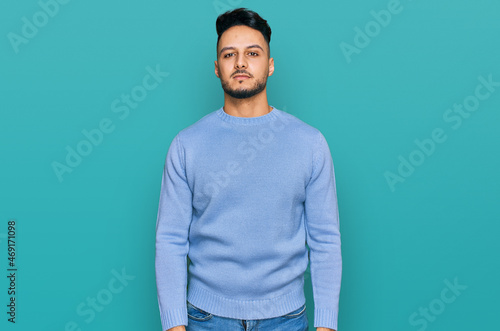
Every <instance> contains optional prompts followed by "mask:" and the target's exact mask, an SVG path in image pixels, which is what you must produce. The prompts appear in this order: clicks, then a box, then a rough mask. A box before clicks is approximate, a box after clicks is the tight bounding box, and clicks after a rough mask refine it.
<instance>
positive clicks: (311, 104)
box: [0, 0, 500, 331]
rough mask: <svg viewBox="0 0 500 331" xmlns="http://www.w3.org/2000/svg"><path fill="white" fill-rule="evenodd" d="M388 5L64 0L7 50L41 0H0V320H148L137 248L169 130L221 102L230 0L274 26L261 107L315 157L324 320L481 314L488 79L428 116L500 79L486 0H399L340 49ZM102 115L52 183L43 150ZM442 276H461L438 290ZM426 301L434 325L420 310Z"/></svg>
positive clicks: (150, 287) (481, 319)
mask: <svg viewBox="0 0 500 331" xmlns="http://www.w3.org/2000/svg"><path fill="white" fill-rule="evenodd" d="M42 2H43V3H45V2H46V0H45V1H44V0H42ZM390 2H391V1H387V0H383V1H380V0H377V1H367V0H358V1H311V2H305V1H272V2H270V1H262V0H259V1H250V0H221V1H215V2H214V1H154V0H149V1H148V0H146V1H143V2H141V3H139V2H125V3H124V2H123V1H116V0H111V1H106V2H101V1H95V0H90V1H69V2H68V3H67V4H64V5H60V7H59V11H58V12H57V13H56V14H55V15H54V16H53V17H50V18H49V19H48V21H47V22H46V24H45V25H44V26H42V27H40V28H38V32H37V33H36V35H34V36H33V37H32V38H28V39H27V40H28V42H27V43H24V44H20V45H19V47H18V52H16V51H15V48H14V47H13V46H12V43H11V42H10V40H9V37H8V35H9V33H11V32H12V33H16V34H18V35H21V34H22V32H21V30H22V27H23V24H24V22H23V20H22V18H23V17H26V18H28V20H30V21H32V19H33V15H35V14H36V13H37V12H39V11H40V10H41V9H40V5H39V4H38V2H37V1H34V0H31V1H22V2H12V1H10V2H6V1H4V2H2V3H1V4H0V36H1V38H0V54H1V61H0V152H1V164H0V167H1V171H0V183H1V184H0V199H1V200H0V201H1V204H0V205H1V207H0V215H1V223H0V240H1V243H0V247H1V249H0V260H1V261H2V263H1V265H2V275H4V274H5V275H6V274H7V272H6V268H7V252H6V251H7V249H6V248H7V242H6V237H5V234H6V232H7V222H8V220H10V219H15V220H16V221H17V238H16V242H17V244H16V245H17V246H16V247H17V260H16V262H17V267H18V268H19V270H18V276H17V280H16V281H17V287H18V292H17V297H16V299H17V316H16V317H17V318H16V324H15V325H12V324H11V323H8V322H7V315H6V313H5V311H6V304H7V302H8V301H7V300H8V296H7V293H6V292H7V291H6V290H7V287H8V283H7V278H6V277H5V276H2V277H1V279H2V280H1V281H0V293H1V295H0V306H1V307H4V308H2V311H1V314H0V316H2V318H1V321H0V327H1V329H2V330H11V329H16V330H32V329H34V328H36V329H37V330H51V331H57V330H61V331H63V330H65V327H66V325H67V324H68V323H70V322H75V323H76V324H78V326H79V327H80V328H81V330H84V331H87V330H161V325H160V318H159V312H158V303H157V297H156V284H155V275H154V253H155V251H154V249H155V247H154V243H155V223H156V215H157V208H158V200H159V191H160V180H161V175H162V170H163V165H164V161H165V156H166V153H167V150H168V147H169V145H170V142H171V141H172V139H173V137H174V136H175V135H176V134H177V133H178V132H179V131H180V130H181V129H183V128H185V127H186V126H188V125H190V124H192V123H194V122H195V121H197V120H198V119H200V118H201V117H202V116H204V115H206V114H208V113H209V112H212V111H214V110H216V109H218V108H220V107H221V106H223V92H222V89H221V87H220V81H219V79H218V78H217V77H216V76H215V74H214V60H215V43H216V39H217V35H216V32H215V20H216V18H217V15H218V14H219V13H220V11H221V10H227V9H231V8H235V7H240V6H242V7H247V8H250V9H252V10H255V11H257V12H258V13H259V14H260V15H261V16H262V17H264V18H265V19H267V20H268V22H269V24H270V25H271V28H272V38H271V56H272V57H274V60H275V72H274V75H273V76H272V77H270V78H269V80H268V100H269V103H270V104H271V105H273V106H275V107H276V108H278V109H281V110H285V111H287V112H289V113H291V114H293V115H295V116H297V117H298V118H300V119H301V120H303V121H305V122H306V123H308V124H310V125H312V126H314V127H316V128H318V129H319V130H320V131H321V132H322V133H323V134H324V135H325V137H326V139H327V141H328V143H329V146H330V149H331V152H332V157H333V161H334V164H335V171H336V179H337V191H338V202H339V210H340V223H341V233H342V254H343V278H342V289H341V296H340V313H339V330H340V331H364V330H398V331H406V330H457V331H458V330H470V329H476V330H477V329H479V330H495V329H497V328H498V308H499V305H498V298H499V295H500V290H499V288H500V287H499V286H498V279H500V265H499V262H498V252H499V249H500V244H499V241H498V238H497V237H498V234H499V230H500V226H499V222H500V215H499V208H498V201H499V198H500V185H499V183H500V174H499V172H498V168H499V166H500V157H499V142H500V139H499V138H500V134H499V131H498V121H499V120H500V88H499V87H496V90H495V91H494V92H492V93H491V94H490V97H489V98H488V99H486V100H483V101H481V102H480V105H479V108H478V109H477V110H476V111H474V112H471V113H470V116H469V117H468V118H466V119H463V122H462V125H461V126H460V127H459V128H457V129H454V128H453V127H452V123H449V122H446V121H445V120H444V119H443V114H444V113H445V111H446V110H447V109H449V108H451V107H453V104H455V103H462V102H463V100H464V99H465V98H466V97H467V96H469V95H473V94H474V91H475V88H476V86H477V85H478V84H479V81H478V79H477V78H478V77H479V76H483V77H488V75H492V79H493V80H494V81H496V82H499V81H500V68H499V62H498V59H499V58H500V44H499V43H498V40H497V39H498V35H499V33H500V20H498V17H499V14H500V2H498V1H493V0H479V1H464V0H457V1H430V0H413V1H410V0H402V1H401V2H400V7H401V8H402V10H401V11H400V12H399V13H398V14H393V15H392V19H391V21H390V22H389V24H387V26H385V27H382V28H381V30H380V32H379V33H378V34H377V35H376V36H374V37H373V38H371V41H370V43H369V44H368V45H367V46H366V47H364V48H362V49H360V51H359V53H354V54H352V56H351V57H350V62H348V61H347V58H346V57H345V56H344V54H343V52H342V50H341V47H340V45H341V43H342V42H345V43H348V44H351V45H354V38H355V34H356V32H355V30H354V28H355V27H359V28H361V29H363V28H364V27H365V25H366V24H367V23H368V22H370V21H373V20H374V19H373V17H372V16H371V14H370V11H371V10H375V11H380V10H382V9H387V7H388V4H389V3H390ZM157 65H158V66H159V67H160V68H161V70H162V71H163V72H168V73H169V75H168V77H165V78H164V79H163V81H162V82H161V83H159V85H158V87H156V88H155V89H153V90H151V91H148V94H147V97H146V98H145V99H144V100H143V101H141V102H140V103H139V104H138V106H137V107H136V108H135V109H130V113H129V115H128V116H127V117H125V118H123V119H121V118H120V116H119V115H120V114H121V113H116V112H113V111H112V106H111V105H112V103H113V101H114V100H115V99H117V98H120V96H121V95H122V93H130V92H131V90H132V89H133V88H134V87H136V86H137V85H140V84H141V83H142V80H143V78H144V76H145V75H146V74H147V71H146V67H147V66H150V67H151V68H155V67H156V66H157ZM104 118H108V119H110V120H111V121H112V123H113V125H114V130H113V131H112V132H111V133H108V134H104V136H103V140H102V142H101V143H100V144H98V145H96V146H94V147H93V149H92V151H91V152H90V153H89V154H88V155H87V156H85V157H83V158H82V160H81V162H80V164H79V165H78V166H76V167H74V168H73V171H72V172H71V173H64V174H63V176H62V180H61V181H60V180H59V179H58V177H57V176H56V174H55V172H54V170H53V167H52V163H53V162H60V163H64V162H65V157H66V154H67V150H66V146H70V147H71V148H76V146H77V144H78V143H79V142H81V141H82V140H84V139H85V137H84V136H83V134H82V132H81V131H82V130H84V129H85V130H92V129H95V128H97V127H98V125H99V122H100V121H101V120H102V119H104ZM436 128H441V129H442V130H443V131H444V133H445V134H446V137H447V139H446V141H444V142H443V143H437V144H436V146H435V150H434V151H433V153H431V155H429V156H427V157H426V158H425V161H424V162H423V163H422V164H421V165H419V166H417V167H415V169H414V171H413V172H412V173H411V175H409V176H407V177H405V178H404V181H403V182H398V183H396V184H395V185H394V186H393V188H394V190H391V188H390V185H389V184H388V182H387V180H386V177H385V175H384V174H385V173H386V172H387V171H390V172H392V173H394V174H398V165H399V163H400V161H399V160H398V157H399V156H400V155H401V156H402V157H404V158H406V159H408V157H409V155H410V153H411V152H412V151H414V150H416V149H417V147H416V145H415V143H414V140H415V139H419V140H424V139H427V138H430V137H431V132H432V131H433V130H434V129H436ZM123 268H125V272H126V274H128V275H130V277H135V278H134V279H133V280H129V281H128V284H127V285H126V286H124V287H123V288H122V291H121V292H120V293H116V294H113V296H112V298H111V300H110V302H109V304H107V305H105V306H104V307H103V310H102V311H94V313H95V315H94V318H93V319H92V320H91V321H89V322H86V321H85V319H86V318H88V317H89V315H83V316H82V314H78V313H77V307H78V306H79V305H80V304H82V303H85V302H86V300H87V297H96V295H97V294H98V293H99V292H100V291H101V290H103V289H107V288H108V283H109V282H110V280H112V279H113V278H114V274H113V270H115V271H117V272H121V271H122V270H123ZM306 276H307V277H306V278H307V284H306V296H307V307H308V317H309V321H310V330H314V328H313V307H314V305H313V301H312V291H311V287H310V286H311V284H310V276H309V275H308V274H306ZM455 279H457V282H458V283H459V284H460V285H462V286H465V287H466V288H465V289H462V290H460V294H459V295H458V296H456V298H455V300H454V301H453V302H451V303H444V304H443V302H442V301H440V298H441V292H442V290H443V289H445V288H446V284H445V282H446V280H449V281H450V282H453V281H454V280H455ZM117 284H118V283H117ZM116 286H118V285H116ZM447 295H448V296H451V292H448V294H447ZM429 305H430V306H431V308H430V309H431V312H432V311H434V314H433V316H431V317H432V321H431V319H429V318H428V319H425V318H424V317H423V316H422V315H419V309H421V308H425V307H427V309H429ZM87 309H88V306H87ZM414 313H417V315H418V317H416V318H415V319H414V320H413V323H412V322H411V320H410V316H411V315H412V314H414ZM417 320H421V321H425V322H426V325H425V327H424V325H423V322H420V323H421V324H417V325H415V323H416V321H417ZM68 330H69V329H68Z"/></svg>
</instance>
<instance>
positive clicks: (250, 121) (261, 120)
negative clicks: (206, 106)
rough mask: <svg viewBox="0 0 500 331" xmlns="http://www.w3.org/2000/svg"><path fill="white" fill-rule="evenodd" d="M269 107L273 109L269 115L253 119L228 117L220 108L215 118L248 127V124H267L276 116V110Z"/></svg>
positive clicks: (222, 108)
mask: <svg viewBox="0 0 500 331" xmlns="http://www.w3.org/2000/svg"><path fill="white" fill-rule="evenodd" d="M271 107H272V108H273V109H272V110H271V111H270V112H269V113H267V114H265V115H261V116H255V117H241V116H233V115H229V114H228V113H226V112H225V111H224V107H220V109H219V110H217V116H219V118H220V119H221V120H223V121H225V122H229V123H234V124H244V125H250V124H259V123H267V122H269V121H271V120H273V119H275V118H277V116H278V110H277V109H276V108H275V107H274V106H271Z"/></svg>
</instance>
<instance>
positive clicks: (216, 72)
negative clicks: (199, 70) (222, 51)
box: [214, 61, 220, 78]
mask: <svg viewBox="0 0 500 331" xmlns="http://www.w3.org/2000/svg"><path fill="white" fill-rule="evenodd" d="M214 64H215V76H217V77H218V78H220V76H219V64H218V63H217V61H214Z"/></svg>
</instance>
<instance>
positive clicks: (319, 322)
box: [314, 308, 338, 330]
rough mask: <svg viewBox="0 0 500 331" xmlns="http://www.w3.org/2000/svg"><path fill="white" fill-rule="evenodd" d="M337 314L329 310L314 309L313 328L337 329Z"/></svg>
mask: <svg viewBox="0 0 500 331" xmlns="http://www.w3.org/2000/svg"><path fill="white" fill-rule="evenodd" d="M337 322H338V312H337V311H335V310H331V309H316V308H315V309H314V327H315V328H329V329H333V330H338V329H337Z"/></svg>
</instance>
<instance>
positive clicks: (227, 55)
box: [224, 53, 234, 57]
mask: <svg viewBox="0 0 500 331" xmlns="http://www.w3.org/2000/svg"><path fill="white" fill-rule="evenodd" d="M233 54H234V53H227V54H226V55H224V57H229V55H233Z"/></svg>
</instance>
